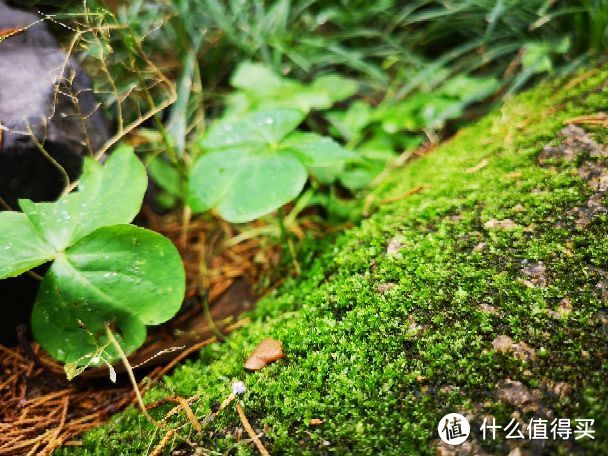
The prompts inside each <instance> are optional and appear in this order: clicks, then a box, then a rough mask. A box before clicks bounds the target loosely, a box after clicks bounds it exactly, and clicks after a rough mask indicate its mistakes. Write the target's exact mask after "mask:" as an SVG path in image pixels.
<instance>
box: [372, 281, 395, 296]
mask: <svg viewBox="0 0 608 456" xmlns="http://www.w3.org/2000/svg"><path fill="white" fill-rule="evenodd" d="M395 286H396V284H394V283H392V282H387V283H379V284H378V285H376V291H377V292H378V293H380V294H386V293H388V292H389V291H391V290H392V289H393V288H395Z"/></svg>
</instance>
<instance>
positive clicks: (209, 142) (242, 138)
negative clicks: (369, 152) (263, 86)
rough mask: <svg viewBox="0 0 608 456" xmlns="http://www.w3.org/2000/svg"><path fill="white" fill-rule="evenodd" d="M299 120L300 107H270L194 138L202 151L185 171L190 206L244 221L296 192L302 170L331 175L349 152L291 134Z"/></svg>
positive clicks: (327, 142) (318, 139)
mask: <svg viewBox="0 0 608 456" xmlns="http://www.w3.org/2000/svg"><path fill="white" fill-rule="evenodd" d="M303 118H304V114H303V113H302V112H301V111H297V110H292V109H275V110H269V111H258V112H254V113H251V114H249V115H247V116H245V117H243V118H241V119H237V120H232V119H225V120H223V121H220V122H218V123H216V124H215V125H213V126H212V127H211V128H210V129H209V131H208V132H207V134H206V135H205V136H204V137H203V138H202V140H201V141H200V145H201V146H202V147H203V149H205V150H206V151H207V153H206V154H205V155H203V156H202V157H201V158H199V159H198V160H197V161H196V162H195V163H194V165H193V167H192V170H191V173H190V179H189V205H190V207H191V208H192V209H193V210H194V211H195V212H202V211H206V210H209V209H216V210H217V211H218V212H219V214H220V215H221V216H222V217H223V218H225V219H226V220H228V221H229V222H233V223H242V222H248V221H251V220H254V219H256V218H258V217H260V216H262V215H265V214H268V213H270V212H272V211H274V210H276V209H277V208H279V207H281V206H282V205H284V204H286V203H288V202H289V201H291V200H293V199H294V198H295V197H296V196H298V194H299V193H300V192H301V191H302V188H303V187H304V184H305V183H306V179H307V175H308V172H310V173H311V174H313V175H315V173H321V172H322V171H323V170H332V173H333V179H335V176H337V174H338V173H339V172H340V171H341V168H342V167H343V165H344V163H345V162H346V161H347V160H349V159H350V158H351V157H352V156H353V154H352V153H351V152H349V151H347V150H345V149H343V148H342V147H341V146H340V145H339V144H337V143H336V142H335V141H333V140H332V139H330V138H325V137H323V136H320V135H317V134H315V133H301V132H293V130H294V129H295V128H296V127H297V126H298V124H299V123H300V122H301V121H302V120H303Z"/></svg>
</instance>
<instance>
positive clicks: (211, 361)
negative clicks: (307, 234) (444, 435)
mask: <svg viewBox="0 0 608 456" xmlns="http://www.w3.org/2000/svg"><path fill="white" fill-rule="evenodd" d="M606 81H608V68H606V67H604V68H600V67H598V68H596V69H592V70H586V71H585V72H584V73H580V74H578V75H576V76H575V77H573V78H570V79H568V80H559V81H553V82H551V83H545V84H543V85H541V86H539V87H538V88H536V89H534V90H532V91H530V92H527V93H524V94H522V95H520V96H517V97H515V98H514V99H512V100H510V101H508V102H506V103H505V104H504V105H503V106H502V107H501V108H500V109H498V110H497V111H496V112H494V113H493V114H491V115H489V116H487V117H486V118H484V119H483V120H481V121H480V122H478V123H477V124H475V125H473V126H471V127H469V128H465V129H463V130H462V131H460V132H459V133H458V134H457V135H456V137H455V138H453V139H452V140H450V141H449V142H447V143H446V144H443V145H442V146H440V147H438V148H437V149H436V150H434V151H432V152H431V153H429V154H428V155H426V156H424V157H421V158H419V159H417V160H415V161H413V162H411V163H409V164H407V165H406V166H404V167H402V168H401V169H397V170H395V171H394V172H393V174H392V175H391V176H390V177H389V179H388V180H387V182H386V183H385V184H384V185H383V186H382V188H381V189H379V190H378V191H377V193H376V201H381V200H382V199H385V200H394V201H393V202H386V203H385V204H381V205H380V207H379V209H378V210H377V212H376V213H375V214H374V215H373V216H371V217H370V218H369V219H367V220H365V221H364V222H363V223H361V225H360V226H358V227H356V228H353V229H350V230H349V231H347V232H345V233H343V234H341V235H340V236H339V237H338V238H337V239H336V240H335V242H332V243H331V244H328V245H327V246H326V247H325V248H324V251H323V252H322V253H321V254H320V255H319V256H318V257H317V258H316V259H315V260H314V261H312V262H311V263H310V264H309V265H308V267H307V268H306V270H305V272H304V273H303V274H302V276H300V277H299V278H297V279H293V280H290V281H289V282H288V283H287V284H285V285H284V286H282V287H281V289H280V290H278V291H277V292H275V293H274V294H272V295H271V296H269V297H267V298H265V299H263V300H262V301H261V302H260V303H259V305H258V307H257V308H256V310H255V311H254V312H253V313H252V314H251V318H252V322H251V323H250V324H249V325H248V326H246V327H245V328H244V329H241V330H239V331H237V332H235V333H233V334H232V335H231V336H230V337H228V340H227V341H226V342H225V343H223V344H216V345H211V346H208V347H207V348H205V349H204V350H203V351H202V352H201V353H200V357H199V359H197V360H194V361H188V362H186V363H184V364H183V365H182V366H180V367H179V368H177V369H176V370H175V371H174V372H173V373H172V374H171V375H169V376H167V377H166V378H165V379H164V382H163V384H162V385H159V386H157V387H155V389H153V390H152V391H151V392H149V393H148V394H147V396H146V400H147V401H154V400H157V399H159V398H161V397H163V396H166V395H168V394H179V395H182V396H184V397H189V396H193V395H195V394H198V395H200V400H198V401H196V402H194V403H193V404H192V409H193V411H194V413H195V414H196V415H197V416H198V417H200V418H201V419H202V418H203V417H205V416H207V415H208V414H209V413H210V411H211V410H217V407H218V405H219V404H220V403H221V402H222V401H223V400H224V399H225V398H226V397H228V396H229V394H230V391H231V381H232V380H233V379H239V380H242V381H244V382H245V384H246V386H247V392H246V393H245V394H244V395H243V396H242V397H241V398H240V399H242V403H243V408H244V410H245V413H246V414H247V416H248V418H249V420H250V421H251V423H252V425H253V427H254V428H255V429H258V430H260V431H263V437H262V441H263V442H264V444H265V445H266V447H267V448H268V449H269V451H270V452H271V453H272V454H295V455H300V454H330V453H333V454H399V455H410V454H411V455H418V454H436V453H438V454H457V453H456V452H455V450H453V449H450V447H448V446H442V445H440V440H439V439H438V434H437V425H438V422H439V420H440V418H441V417H442V416H443V415H444V414H446V413H449V412H459V413H461V414H463V415H465V416H467V417H468V418H469V419H470V421H471V429H472V432H471V435H470V436H469V438H468V440H467V443H465V444H464V445H462V446H460V447H454V448H458V451H459V452H460V453H458V454H508V453H509V452H510V451H514V452H515V453H513V454H516V453H517V452H518V451H520V452H521V454H535V455H536V454H591V452H594V453H595V454H608V453H607V452H608V384H607V381H606V379H607V374H608V361H607V355H608V310H607V305H606V302H607V299H608V237H607V234H608V209H606V207H605V204H606V203H607V201H606V198H605V193H604V192H605V191H606V190H607V189H608V175H607V171H606V170H607V168H606V162H607V160H608V159H607V155H608V149H607V148H606V147H605V146H603V144H606V143H608V135H607V134H606V128H605V127H603V128H602V127H601V125H598V124H593V123H589V124H579V125H578V126H570V127H567V128H565V129H564V126H565V122H566V121H567V119H571V118H573V117H577V116H583V115H591V114H596V113H598V112H600V111H602V110H605V109H606V107H607V106H608V83H607V82H606ZM583 121H584V119H583ZM418 186H424V189H423V190H422V191H420V192H419V193H417V194H413V195H410V196H407V197H403V198H401V199H399V198H394V197H396V196H399V195H401V194H404V193H405V192H407V191H408V190H411V189H414V188H416V187H418ZM267 337H273V338H276V339H279V340H281V341H283V344H284V347H285V353H286V358H284V359H282V360H279V361H277V362H275V363H273V364H272V365H270V366H268V367H266V368H264V369H263V370H261V371H258V372H256V373H247V372H246V371H245V370H244V368H243V362H244V359H245V358H246V357H247V355H248V354H249V353H250V352H251V351H252V350H253V348H254V347H255V346H256V344H257V343H259V342H260V341H261V340H262V339H264V338H267ZM169 408H171V407H170V406H168V407H165V408H163V407H159V408H156V409H155V410H154V413H155V414H156V415H155V416H157V418H161V417H162V416H163V413H166V411H167V410H168V409H169ZM485 417H495V419H496V424H499V425H502V426H505V425H507V424H508V423H509V422H510V420H511V419H513V418H514V419H515V420H516V421H517V422H520V423H522V425H523V424H525V423H527V422H528V421H529V420H530V419H531V418H533V417H536V418H543V419H547V420H548V421H549V423H550V422H551V421H552V420H553V419H555V418H570V419H572V420H573V422H572V427H573V428H574V427H575V423H574V419H575V418H590V419H594V420H595V422H594V424H593V430H594V431H595V434H594V436H595V439H590V438H581V439H578V440H575V439H574V436H571V437H570V438H569V439H568V440H558V441H556V440H553V439H552V436H551V434H550V432H549V431H548V433H549V439H548V440H530V439H524V440H507V439H505V434H504V432H503V431H502V430H499V431H498V434H497V438H496V440H492V439H490V438H488V439H485V440H484V439H483V435H482V433H481V432H480V426H481V424H482V422H483V420H484V418H485ZM311 419H320V420H324V422H323V423H322V424H320V425H312V424H311V422H310V420H311ZM169 423H170V425H171V426H175V427H177V426H180V432H181V433H182V434H187V435H188V436H189V437H190V439H192V440H193V441H195V442H196V443H197V444H198V445H200V448H199V449H198V450H197V451H198V452H196V454H206V453H204V452H202V451H201V449H202V448H206V449H210V450H213V451H216V452H218V453H224V452H226V453H229V454H255V452H256V449H255V447H253V445H252V443H251V441H249V440H247V439H246V434H245V433H243V431H242V425H241V423H240V421H239V418H238V415H237V413H236V411H235V409H234V404H231V405H230V406H229V407H227V408H226V409H224V410H223V411H222V412H221V413H219V414H218V416H217V417H216V418H215V420H213V421H212V422H210V423H209V424H207V426H206V427H205V429H204V430H203V432H202V433H196V432H194V431H193V430H192V428H191V426H190V424H188V421H187V419H186V418H185V416H184V414H180V413H178V414H176V415H175V416H173V417H172V418H171V419H170V420H169ZM520 429H521V430H522V431H523V432H524V435H525V436H526V437H527V436H528V434H527V432H526V429H525V426H524V427H523V428H520ZM164 434H165V431H163V430H159V429H157V428H155V427H154V426H153V425H151V424H149V423H148V422H147V421H146V419H145V418H144V417H143V416H142V415H141V414H140V413H139V412H138V411H137V410H136V409H130V410H128V411H126V412H124V413H120V414H118V415H117V416H115V417H114V418H113V419H112V420H111V421H110V422H109V423H108V424H107V425H105V426H103V427H101V428H99V429H96V430H93V431H91V432H89V433H88V434H86V435H85V436H84V440H83V446H82V447H79V448H75V449H72V450H69V451H68V450H67V449H66V450H63V451H65V453H66V454H67V453H68V452H70V453H72V452H73V453H76V454H108V455H118V454H120V455H127V454H128V455H131V454H132V455H141V454H146V453H147V452H150V451H151V450H152V449H153V448H154V447H155V446H156V445H157V444H158V442H159V441H160V440H161V438H162V437H163V435H164ZM175 448H178V449H179V448H182V449H184V453H177V454H194V450H192V449H189V447H187V446H184V445H183V444H181V443H180V442H179V441H177V440H172V441H170V442H169V443H168V445H167V446H166V447H165V450H164V451H165V454H171V453H170V452H171V451H172V450H173V449H175ZM518 448H519V449H518Z"/></svg>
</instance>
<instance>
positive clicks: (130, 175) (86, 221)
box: [19, 146, 148, 250]
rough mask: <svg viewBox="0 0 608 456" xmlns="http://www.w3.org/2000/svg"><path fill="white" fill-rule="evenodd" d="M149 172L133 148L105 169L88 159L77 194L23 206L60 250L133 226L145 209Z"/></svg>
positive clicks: (114, 157) (115, 156) (123, 149)
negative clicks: (114, 228) (91, 236)
mask: <svg viewBox="0 0 608 456" xmlns="http://www.w3.org/2000/svg"><path fill="white" fill-rule="evenodd" d="M147 182H148V179H147V176H146V170H145V168H144V166H143V164H142V163H141V162H140V161H139V159H138V158H137V157H136V156H135V154H134V152H133V148H131V147H127V146H123V147H120V148H118V149H116V150H115V151H114V153H112V155H111V156H110V158H109V159H108V160H107V162H106V163H105V166H103V167H102V166H101V165H100V164H99V163H97V162H96V161H94V160H92V159H90V158H87V159H85V162H84V170H83V173H82V176H81V178H80V183H79V186H78V191H77V192H72V193H70V194H68V195H64V196H62V197H60V198H59V199H58V200H57V201H56V202H54V203H34V202H32V201H30V200H21V201H19V204H20V206H21V208H22V209H23V212H24V213H25V214H26V215H27V217H28V218H29V220H30V222H31V223H32V225H33V226H34V228H35V229H36V231H37V232H38V233H39V234H40V235H41V237H43V238H44V239H46V241H47V242H48V243H49V244H51V245H52V246H53V247H54V248H55V249H56V250H64V249H65V248H66V247H68V246H69V245H71V244H73V243H74V242H75V241H77V240H78V239H81V238H82V237H84V236H86V235H88V234H89V233H92V232H93V231H95V230H96V229H98V228H100V227H103V226H110V225H116V224H121V223H129V222H131V221H132V220H133V219H134V218H135V216H136V215H137V213H138V212H139V208H140V207H141V203H142V201H143V198H144V193H145V191H146V186H147Z"/></svg>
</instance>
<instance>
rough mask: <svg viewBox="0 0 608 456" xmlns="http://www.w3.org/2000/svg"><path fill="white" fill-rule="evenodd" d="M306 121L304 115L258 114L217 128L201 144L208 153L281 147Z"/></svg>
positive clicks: (277, 111) (285, 112)
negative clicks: (251, 146) (247, 146)
mask: <svg viewBox="0 0 608 456" xmlns="http://www.w3.org/2000/svg"><path fill="white" fill-rule="evenodd" d="M303 119H304V114H303V113H302V112H301V111H297V110H294V109H274V110H270V111H257V112H254V113H251V114H249V115H247V116H245V117H243V118H241V119H238V120H224V121H219V122H217V123H216V124H214V125H213V126H212V127H211V128H210V129H209V131H208V132H207V134H206V135H205V136H204V138H203V140H202V141H201V145H202V146H203V147H204V148H205V149H225V148H233V147H238V146H242V145H244V144H266V145H268V146H270V147H272V146H275V147H276V145H278V143H279V142H280V141H281V140H282V139H283V138H284V137H285V136H286V135H287V134H288V133H290V132H292V131H293V129H294V128H296V127H297V126H298V125H299V124H300V122H302V120H303Z"/></svg>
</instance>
